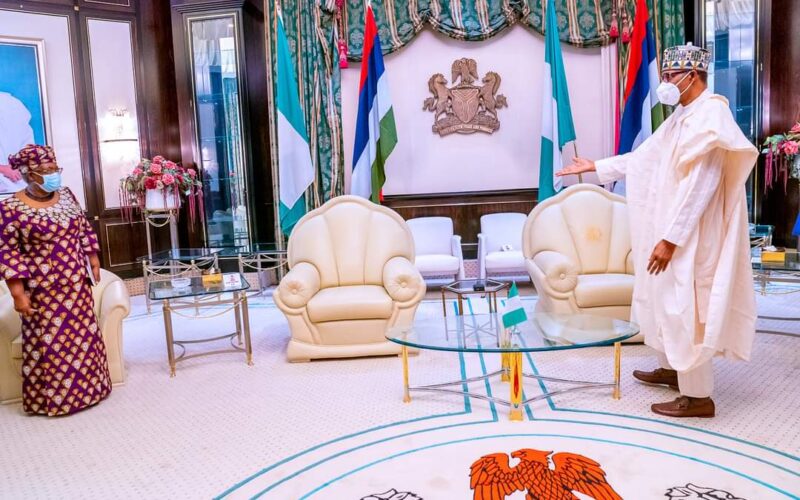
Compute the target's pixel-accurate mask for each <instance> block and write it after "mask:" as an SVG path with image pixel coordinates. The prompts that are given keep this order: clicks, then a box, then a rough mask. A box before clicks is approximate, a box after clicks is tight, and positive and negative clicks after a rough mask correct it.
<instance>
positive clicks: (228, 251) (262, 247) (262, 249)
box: [219, 243, 286, 257]
mask: <svg viewBox="0 0 800 500" xmlns="http://www.w3.org/2000/svg"><path fill="white" fill-rule="evenodd" d="M258 253H268V254H275V255H283V254H286V248H285V247H284V248H280V247H279V246H278V244H277V243H251V244H249V245H241V246H237V247H229V248H224V249H222V252H220V254H219V255H220V257H238V256H239V255H248V254H258Z"/></svg>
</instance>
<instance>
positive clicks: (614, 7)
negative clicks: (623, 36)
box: [608, 0, 619, 40]
mask: <svg viewBox="0 0 800 500" xmlns="http://www.w3.org/2000/svg"><path fill="white" fill-rule="evenodd" d="M617 25H618V21H617V0H614V1H613V2H611V27H610V28H609V29H608V36H610V37H611V39H612V40H615V39H616V38H617V37H618V36H619V28H618V27H617Z"/></svg>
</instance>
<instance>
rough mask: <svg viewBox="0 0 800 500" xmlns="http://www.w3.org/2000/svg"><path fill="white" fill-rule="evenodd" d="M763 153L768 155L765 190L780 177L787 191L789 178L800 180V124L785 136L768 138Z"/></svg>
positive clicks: (778, 135)
mask: <svg viewBox="0 0 800 500" xmlns="http://www.w3.org/2000/svg"><path fill="white" fill-rule="evenodd" d="M761 152H762V153H764V154H766V155H767V159H766V162H765V179H764V180H765V188H771V187H772V186H773V184H775V181H777V180H778V177H783V189H784V191H785V190H786V184H787V183H788V181H789V177H791V178H793V179H800V154H799V153H800V122H797V123H795V124H794V127H792V128H791V129H790V130H789V131H788V132H786V133H784V134H775V135H771V136H769V137H767V138H766V140H765V141H764V149H762V150H761Z"/></svg>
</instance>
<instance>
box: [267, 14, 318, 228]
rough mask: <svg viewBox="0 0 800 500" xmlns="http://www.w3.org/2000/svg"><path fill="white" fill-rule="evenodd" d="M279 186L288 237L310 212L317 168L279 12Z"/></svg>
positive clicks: (282, 217) (283, 223)
mask: <svg viewBox="0 0 800 500" xmlns="http://www.w3.org/2000/svg"><path fill="white" fill-rule="evenodd" d="M277 59H278V64H277V66H278V67H277V76H276V80H277V83H276V87H277V93H278V98H277V101H278V186H279V188H280V209H279V212H280V219H281V230H282V231H283V233H284V234H286V235H287V236H288V235H289V233H291V232H292V228H294V225H295V224H297V221H298V220H300V218H301V217H302V216H303V215H304V214H305V213H306V200H305V194H304V193H305V191H306V189H307V188H308V186H310V185H311V183H312V182H313V181H314V166H313V164H312V163H311V150H310V148H309V145H308V135H307V133H306V123H305V120H304V119H303V109H302V108H301V107H300V98H299V97H298V94H297V80H296V79H295V76H294V67H293V66H292V56H291V53H290V52H289V43H288V42H287V40H286V31H285V30H284V28H283V18H282V16H281V15H280V13H278V36H277Z"/></svg>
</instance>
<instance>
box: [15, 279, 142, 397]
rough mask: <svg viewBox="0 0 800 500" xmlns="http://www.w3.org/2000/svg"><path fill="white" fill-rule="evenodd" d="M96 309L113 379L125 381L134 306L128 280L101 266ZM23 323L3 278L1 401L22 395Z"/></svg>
mask: <svg viewBox="0 0 800 500" xmlns="http://www.w3.org/2000/svg"><path fill="white" fill-rule="evenodd" d="M92 295H93V296H94V312H95V314H96V315H97V324H98V326H99V327H100V331H101V332H102V333H103V341H104V342H105V345H106V354H107V356H108V370H109V374H110V375H111V383H112V384H114V385H118V384H122V383H124V382H125V364H124V358H123V356H122V320H124V319H125V318H126V317H127V316H128V314H130V310H131V301H130V297H129V296H128V289H127V287H126V286H125V283H124V282H123V281H122V280H121V279H120V278H119V277H118V276H116V275H115V274H114V273H111V272H109V271H106V270H105V269H101V270H100V283H98V284H97V286H95V287H92ZM21 329H22V323H21V320H20V318H19V314H18V313H17V312H16V311H15V310H14V299H13V298H12V297H11V293H10V292H9V291H8V287H7V286H6V283H5V282H4V281H0V402H2V403H12V402H15V401H17V400H19V399H20V398H22V377H21V375H20V374H21V373H22V335H21V334H20V331H21Z"/></svg>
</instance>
